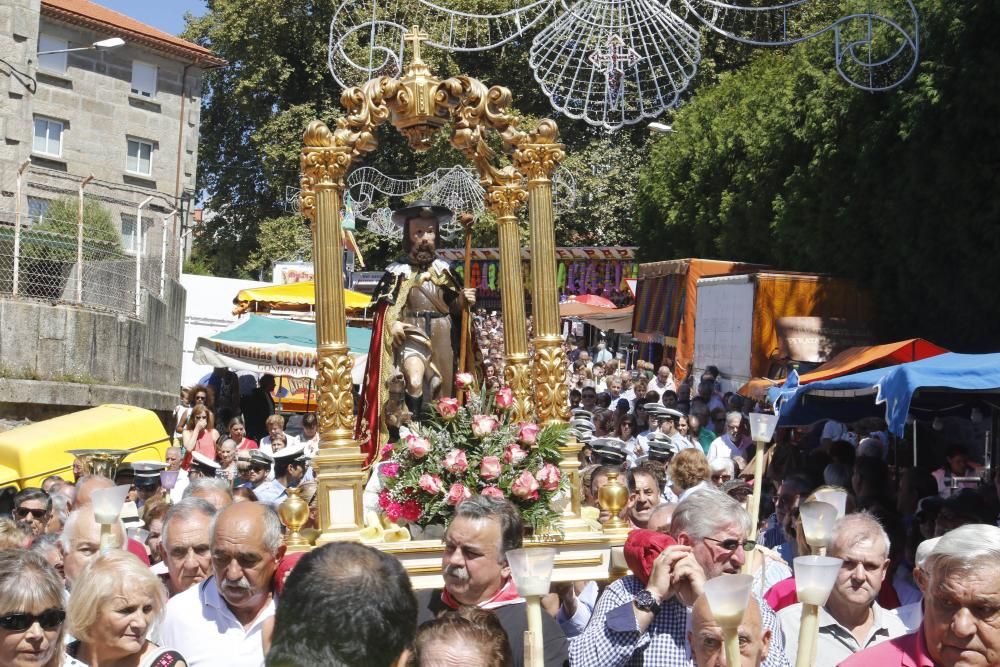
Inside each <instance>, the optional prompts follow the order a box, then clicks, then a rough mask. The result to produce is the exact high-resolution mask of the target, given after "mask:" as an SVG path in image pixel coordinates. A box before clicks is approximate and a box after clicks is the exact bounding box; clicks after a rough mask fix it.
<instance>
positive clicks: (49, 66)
mask: <svg viewBox="0 0 1000 667" xmlns="http://www.w3.org/2000/svg"><path fill="white" fill-rule="evenodd" d="M67 48H69V41H68V40H65V39H63V38H61V37H56V36H55V35H50V34H48V33H44V32H40V33H38V51H37V52H36V53H38V52H42V51H58V50H60V49H67ZM66 55H67V54H65V53H49V54H48V55H44V56H37V58H38V68H39V69H41V70H44V71H46V72H54V73H56V74H65V73H66Z"/></svg>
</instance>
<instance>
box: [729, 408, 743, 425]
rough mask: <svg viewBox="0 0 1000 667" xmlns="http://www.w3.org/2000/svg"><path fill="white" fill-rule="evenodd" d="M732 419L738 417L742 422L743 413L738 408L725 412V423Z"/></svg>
mask: <svg viewBox="0 0 1000 667" xmlns="http://www.w3.org/2000/svg"><path fill="white" fill-rule="evenodd" d="M734 419H739V420H740V423H741V424H742V423H743V413H742V412H739V411H738V410H733V411H732V412H727V413H726V424H727V425H728V424H729V422H731V421H733V420H734Z"/></svg>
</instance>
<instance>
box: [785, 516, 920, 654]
mask: <svg viewBox="0 0 1000 667" xmlns="http://www.w3.org/2000/svg"><path fill="white" fill-rule="evenodd" d="M828 553H829V555H830V556H832V557H834V558H840V559H843V561H844V564H843V566H842V567H841V568H840V572H839V573H838V574H837V581H836V583H835V584H834V585H833V591H832V592H831V593H830V598H829V599H828V600H827V601H826V605H824V606H823V607H820V610H819V640H818V641H817V643H816V660H815V662H814V663H813V664H814V665H816V666H817V667H835V666H836V665H838V664H840V663H841V662H843V661H844V660H846V659H847V658H849V657H851V655H853V654H854V653H857V652H858V651H861V650H863V649H866V648H868V647H869V646H874V645H875V644H878V643H880V642H883V641H885V640H887V639H893V638H895V637H899V636H900V635H903V634H906V626H904V625H903V622H902V621H900V620H899V618H898V617H897V616H896V615H895V614H892V613H890V612H888V611H886V610H885V609H883V608H882V607H881V606H879V604H878V602H876V601H875V598H877V597H878V593H879V591H880V590H881V589H882V582H883V581H884V580H885V573H886V572H887V571H888V569H889V537H888V535H886V533H885V530H883V529H882V525H881V524H880V523H879V522H878V519H876V518H875V517H873V516H872V515H870V514H867V513H865V512H861V513H858V514H848V515H847V516H845V517H844V518H842V519H840V520H839V521H838V522H837V525H836V527H835V528H834V534H833V542H832V543H831V545H830V548H829V552H828ZM801 618H802V605H801V604H793V605H792V606H790V607H786V608H785V609H782V610H781V611H780V612H779V613H778V619H779V620H780V621H781V628H782V630H783V631H784V633H785V652H786V654H787V655H788V659H789V660H790V661H793V662H794V660H795V654H796V651H797V650H798V643H799V622H800V620H801Z"/></svg>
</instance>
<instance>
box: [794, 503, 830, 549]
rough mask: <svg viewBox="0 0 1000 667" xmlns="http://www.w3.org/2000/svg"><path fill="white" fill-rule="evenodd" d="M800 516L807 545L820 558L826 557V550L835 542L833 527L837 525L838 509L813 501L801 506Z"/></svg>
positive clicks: (828, 504)
mask: <svg viewBox="0 0 1000 667" xmlns="http://www.w3.org/2000/svg"><path fill="white" fill-rule="evenodd" d="M799 516H800V517H801V518H802V532H803V533H805V535H804V537H805V539H806V544H808V545H809V546H810V547H811V548H812V549H814V550H815V553H816V554H818V555H820V556H825V555H826V549H827V547H829V546H830V542H831V541H833V527H834V525H836V523H837V508H836V507H834V506H833V505H831V504H830V503H825V502H820V501H818V500H812V501H809V502H807V503H802V504H801V505H799Z"/></svg>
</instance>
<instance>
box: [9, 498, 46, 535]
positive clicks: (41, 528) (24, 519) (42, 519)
mask: <svg viewBox="0 0 1000 667" xmlns="http://www.w3.org/2000/svg"><path fill="white" fill-rule="evenodd" d="M11 516H13V517H14V521H16V522H17V525H18V526H20V527H22V528H24V529H25V530H26V531H28V532H30V533H31V536H32V537H38V536H39V535H41V534H42V533H44V532H45V528H46V526H48V523H49V519H51V518H52V499H51V498H50V497H49V494H47V493H45V492H44V491H42V490H41V489H36V488H31V487H29V488H27V489H22V490H21V491H20V492H18V494H17V495H16V496H14V509H13V510H12V511H11Z"/></svg>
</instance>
